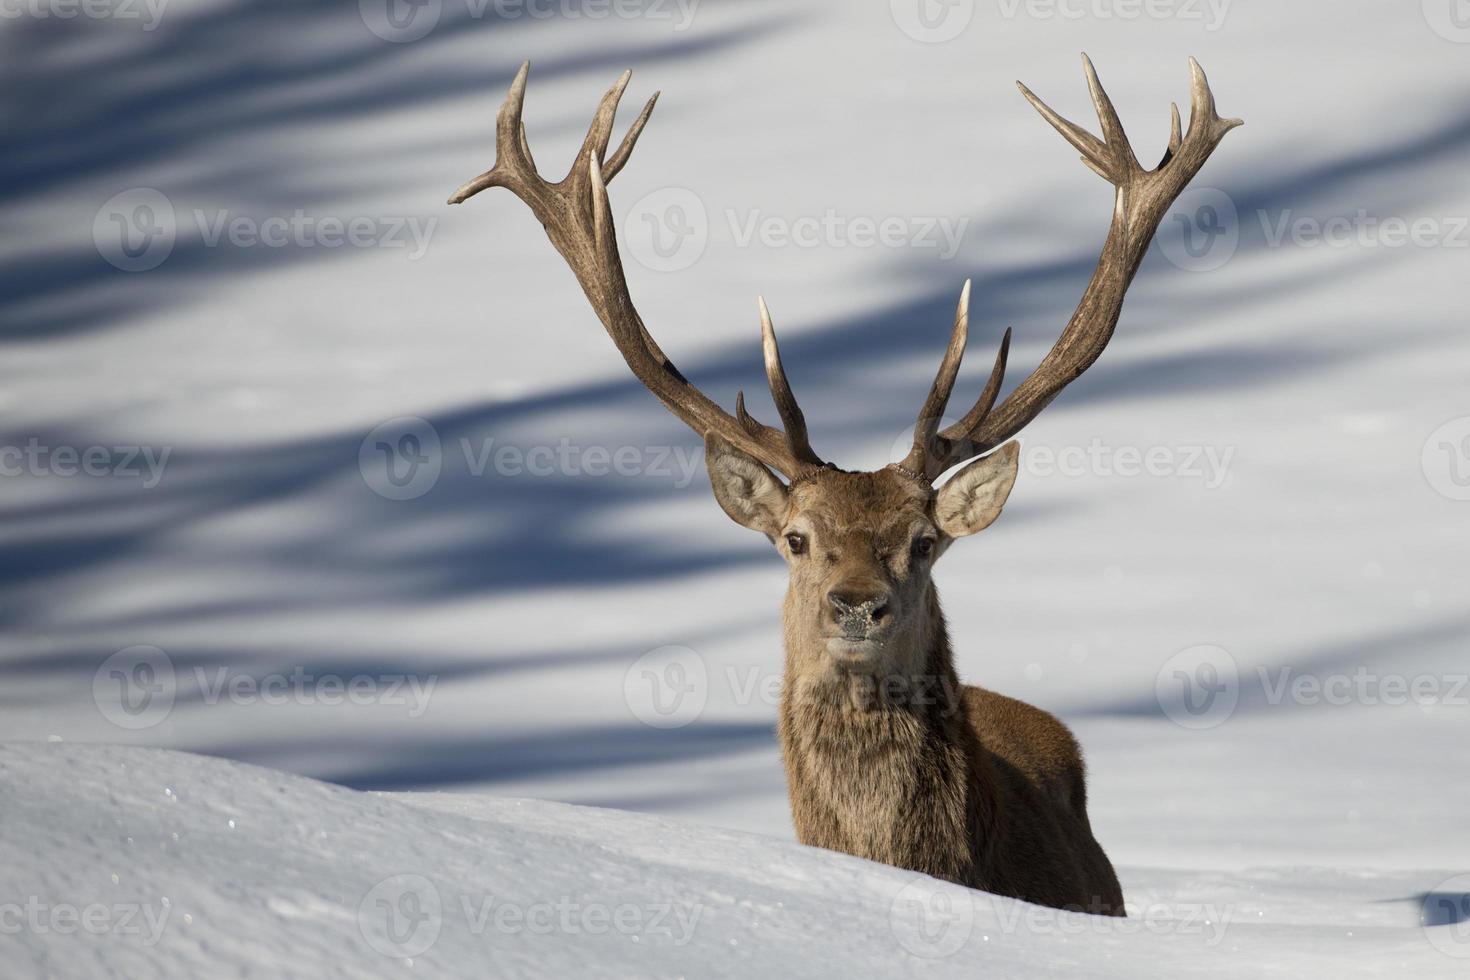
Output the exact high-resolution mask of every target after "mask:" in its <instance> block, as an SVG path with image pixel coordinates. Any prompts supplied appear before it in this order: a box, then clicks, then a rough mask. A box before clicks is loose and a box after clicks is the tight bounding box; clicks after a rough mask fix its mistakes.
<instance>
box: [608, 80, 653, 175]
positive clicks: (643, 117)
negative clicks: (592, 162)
mask: <svg viewBox="0 0 1470 980" xmlns="http://www.w3.org/2000/svg"><path fill="white" fill-rule="evenodd" d="M659 94H660V93H658V92H655V93H653V95H651V96H649V98H648V102H647V104H646V105H644V107H643V111H642V112H640V113H638V118H637V119H635V120H633V125H631V126H629V127H628V132H627V133H625V134H624V136H623V141H622V142H621V143H619V144H618V148H617V149H616V150H614V151H613V154H612V156H610V157H608V158H607V162H606V163H604V164H603V165H602V173H603V177H604V179H606V180H612V179H613V178H614V177H616V176H617V175H618V171H619V170H622V169H623V164H625V163H627V162H628V158H629V157H631V156H632V155H633V147H634V146H635V145H637V143H638V137H639V136H641V135H643V127H644V126H646V125H648V117H649V116H651V115H653V107H654V104H655V103H657V102H658V97H659Z"/></svg>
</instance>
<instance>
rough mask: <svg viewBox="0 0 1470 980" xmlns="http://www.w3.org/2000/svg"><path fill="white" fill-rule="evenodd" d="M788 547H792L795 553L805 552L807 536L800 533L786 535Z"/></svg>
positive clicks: (792, 551)
mask: <svg viewBox="0 0 1470 980" xmlns="http://www.w3.org/2000/svg"><path fill="white" fill-rule="evenodd" d="M786 547H788V548H790V549H791V553H792V554H793V555H800V554H804V553H805V552H806V538H805V536H803V535H800V534H788V535H786Z"/></svg>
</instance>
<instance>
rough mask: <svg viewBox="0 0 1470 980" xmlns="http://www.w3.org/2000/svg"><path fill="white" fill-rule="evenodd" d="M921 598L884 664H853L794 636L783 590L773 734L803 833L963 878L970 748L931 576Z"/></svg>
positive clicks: (971, 804)
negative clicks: (881, 668) (922, 606)
mask: <svg viewBox="0 0 1470 980" xmlns="http://www.w3.org/2000/svg"><path fill="white" fill-rule="evenodd" d="M926 608H927V610H928V615H927V617H926V619H927V622H925V623H923V624H921V626H922V628H921V629H918V630H915V635H914V636H913V637H912V639H911V640H910V641H909V642H910V644H911V646H910V648H909V649H907V650H902V651H898V650H895V651H894V653H895V656H894V657H893V660H892V663H893V664H894V665H895V666H894V667H893V668H892V669H891V670H890V671H889V672H887V673H885V674H881V675H875V674H859V673H855V672H853V673H848V672H844V671H842V670H840V669H836V668H834V667H833V666H832V665H831V664H830V662H829V661H828V660H827V655H826V651H825V646H824V645H822V644H821V643H820V641H819V640H812V641H807V640H806V639H805V638H804V637H802V636H799V635H796V631H795V630H793V629H792V626H793V625H794V624H793V617H792V615H791V601H790V598H789V597H788V606H787V609H788V612H787V617H786V620H787V630H786V643H787V650H786V673H785V683H784V684H783V688H782V698H781V710H780V722H779V735H780V741H781V749H782V753H783V756H784V758H785V762H786V775H787V790H788V793H789V795H790V799H791V806H792V816H793V819H794V821H795V823H796V830H797V835H798V837H799V838H800V839H801V840H802V842H803V843H807V844H813V845H816V846H819V847H827V848H830V849H833V850H840V851H845V852H847V853H849V854H856V855H858V856H860V857H866V858H869V859H870V860H875V861H882V862H885V863H889V864H897V865H899V866H902V867H909V868H915V869H917V870H924V871H927V872H928V873H931V874H936V875H939V876H941V877H945V878H949V879H951V880H962V879H964V878H966V877H967V876H968V874H969V866H968V861H969V860H970V858H969V855H970V848H969V845H968V837H967V832H968V829H969V828H970V827H971V826H972V817H973V812H974V808H975V807H976V806H977V801H976V800H975V799H973V797H974V792H973V780H972V779H971V778H970V774H971V773H972V772H973V771H974V761H973V760H974V756H975V754H976V752H977V747H976V743H975V740H974V735H973V733H972V732H971V731H970V729H969V726H968V725H967V723H966V721H965V716H964V711H963V702H962V699H963V689H962V688H961V686H960V683H959V678H958V676H957V675H956V673H955V670H954V664H953V660H952V656H951V653H950V647H949V639H948V636H947V633H946V630H945V626H944V618H943V615H942V614H941V612H940V609H939V599H938V596H937V594H936V593H935V592H934V589H933V586H932V585H931V586H930V588H929V592H928V595H927V598H926ZM900 664H901V665H903V666H902V667H899V666H896V665H900Z"/></svg>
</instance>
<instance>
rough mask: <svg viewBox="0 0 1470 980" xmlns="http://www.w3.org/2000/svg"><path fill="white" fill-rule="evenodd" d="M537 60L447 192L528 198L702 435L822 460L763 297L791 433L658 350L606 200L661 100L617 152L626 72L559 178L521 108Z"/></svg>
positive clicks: (800, 463)
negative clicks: (468, 171) (615, 130)
mask: <svg viewBox="0 0 1470 980" xmlns="http://www.w3.org/2000/svg"><path fill="white" fill-rule="evenodd" d="M529 72H530V63H529V62H527V63H525V64H523V65H521V68H520V71H518V72H516V76H515V80H514V81H513V82H512V83H511V86H510V93H509V94H508V95H507V96H506V99H505V102H504V104H503V105H501V107H500V112H499V114H498V115H497V116H496V120H495V166H493V167H492V168H490V169H489V170H487V171H485V172H484V173H482V174H480V176H478V177H476V178H475V179H474V180H471V181H469V182H468V183H466V184H465V185H464V186H462V187H461V188H460V189H459V190H457V191H455V192H454V195H453V196H451V197H450V198H449V203H450V204H459V203H461V202H463V201H466V200H468V199H469V198H471V197H473V196H475V195H476V194H478V193H479V192H480V191H482V190H485V189H486V188H488V187H504V188H506V189H507V190H509V191H511V192H512V193H513V194H515V195H516V196H517V197H519V198H520V199H521V200H522V201H524V202H525V203H526V204H527V205H528V206H529V207H530V208H531V211H532V212H533V213H534V214H535V215H536V217H537V219H538V220H540V222H541V224H542V226H543V227H544V228H545V229H546V235H547V237H548V238H550V239H551V243H552V245H554V246H555V247H556V250H557V251H558V252H560V253H561V256H562V258H563V259H564V260H565V261H566V263H567V265H568V266H569V267H570V268H571V270H572V273H573V274H574V275H575V276H576V277H577V282H578V283H579V284H580V285H581V287H582V291H583V292H584V293H585V294H586V295H587V299H588V302H590V303H591V304H592V309H593V311H594V312H596V314H597V317H598V319H599V320H601V321H602V325H603V327H604V328H605V329H606V330H607V332H608V335H609V336H610V337H612V340H613V344H614V345H615V346H616V347H617V349H618V352H619V353H621V354H622V355H623V359H624V360H625V361H626V362H627V364H628V367H629V368H630V369H632V371H633V374H634V375H635V376H636V377H637V378H638V380H639V381H641V382H642V383H643V385H644V387H646V388H647V389H648V390H649V391H650V392H652V393H653V394H654V395H655V396H656V397H657V398H658V399H659V401H661V402H663V404H664V405H665V407H667V408H668V409H669V410H670V411H671V412H673V413H674V414H675V415H677V416H678V417H679V418H680V419H682V420H683V421H684V423H685V424H687V425H688V426H689V427H690V428H692V429H694V430H695V431H696V432H698V433H699V434H700V435H701V436H708V435H709V434H711V433H718V434H720V435H722V436H724V437H725V438H726V439H728V440H730V442H732V443H734V444H735V445H736V446H738V447H739V448H741V449H743V450H744V451H746V452H748V453H750V454H751V455H752V456H754V457H756V458H757V459H759V460H761V461H762V462H763V463H765V464H766V465H768V466H770V467H772V468H773V469H776V470H778V471H780V472H781V473H783V474H785V475H786V476H787V477H789V478H792V479H795V478H796V477H799V476H801V475H802V474H804V473H806V472H809V471H810V470H812V469H814V468H816V467H820V466H822V465H824V464H823V462H822V460H821V458H820V457H818V456H817V455H816V453H815V452H813V451H812V448H811V444H810V443H809V442H808V439H807V431H806V422H805V420H804V418H803V417H802V414H801V409H800V408H799V407H798V406H797V403H796V398H795V396H793V395H792V393H791V386H790V385H789V384H788V383H787V381H786V372H785V369H784V368H783V367H782V365H781V355H780V351H779V350H778V349H777V347H776V334H775V330H774V329H773V328H772V326H771V321H770V314H769V313H768V312H767V311H766V309H765V303H764V301H762V303H761V333H762V341H763V348H764V351H765V361H766V377H767V379H768V380H769V382H770V385H771V397H772V398H773V399H774V400H775V402H776V408H777V411H778V412H779V413H780V415H781V418H782V421H783V422H784V423H785V424H786V430H785V431H784V432H783V431H782V430H780V429H774V428H771V427H770V426H766V425H762V424H761V423H759V422H757V421H756V420H755V419H754V418H752V417H751V416H750V414H749V413H748V412H746V411H745V398H744V394H743V393H742V394H741V395H740V397H739V398H738V399H737V408H736V414H735V415H730V414H729V413H728V412H726V411H725V410H724V409H722V408H720V407H719V406H718V405H716V404H715V403H714V402H713V401H711V400H710V399H709V398H707V397H706V396H705V395H704V394H703V393H702V392H701V391H699V389H697V388H696V387H694V386H693V385H692V384H690V383H689V381H688V379H686V378H685V377H684V376H683V375H682V374H680V373H679V370H678V369H677V368H676V367H674V365H673V363H672V362H671V361H670V360H669V359H668V358H667V357H666V356H665V355H664V353H663V351H661V350H660V349H659V346H658V344H657V343H655V341H654V339H653V337H652V336H651V335H650V334H649V333H648V329H647V328H646V327H645V326H644V324H643V320H642V318H640V317H639V315H638V311H637V310H636V309H635V308H634V306H633V300H632V297H631V296H630V295H629V292H628V282H627V278H626V276H625V275H624V273H623V264H622V258H621V256H620V255H619V254H618V247H617V236H616V235H615V233H614V231H613V218H612V211H611V209H610V208H609V206H608V200H607V184H608V182H609V181H611V180H612V179H613V178H614V177H616V176H617V174H618V172H619V171H621V170H622V169H623V166H624V165H625V164H626V163H627V162H628V158H629V157H630V156H631V155H632V153H633V147H634V145H635V144H636V143H637V141H638V137H639V135H641V134H642V132H643V127H644V126H645V125H646V124H647V123H648V118H649V116H650V115H651V114H652V113H653V106H654V103H655V102H656V101H657V100H658V94H657V93H655V94H654V95H653V97H652V98H650V99H649V100H648V104H647V105H645V106H644V107H643V111H642V112H640V113H639V114H638V118H637V119H636V120H634V122H633V125H632V126H630V127H629V129H628V132H627V135H625V136H624V137H623V140H622V142H621V143H619V144H618V148H617V149H616V150H614V151H613V153H612V155H611V156H608V155H607V148H608V144H609V143H610V142H611V137H612V127H613V117H614V116H615V115H616V114H617V109H618V102H619V100H620V99H621V98H622V95H623V90H624V89H626V88H627V86H628V80H629V78H631V77H632V72H624V73H623V75H622V77H620V78H619V79H618V80H617V82H616V83H614V84H613V87H612V88H610V89H609V90H608V92H607V94H606V95H604V96H603V97H602V101H601V103H599V104H598V106H597V112H596V114H595V115H594V116H593V119H592V124H591V126H590V127H589V128H588V130H587V136H586V138H585V139H584V140H583V141H582V147H581V149H580V150H579V151H578V152H577V157H576V159H575V160H574V161H573V162H572V168H571V170H570V171H569V172H568V173H567V175H566V177H564V178H563V179H562V180H561V181H560V182H559V183H555V184H553V183H550V182H548V181H547V180H545V179H543V178H542V177H541V175H540V174H539V173H537V171H536V164H535V162H534V161H533V159H532V157H531V148H530V145H529V144H528V142H527V140H526V127H525V124H524V123H523V122H522V121H521V112H522V109H523V107H524V105H525V99H526V78H527V75H528V74H529Z"/></svg>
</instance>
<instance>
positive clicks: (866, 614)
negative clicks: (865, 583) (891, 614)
mask: <svg viewBox="0 0 1470 980" xmlns="http://www.w3.org/2000/svg"><path fill="white" fill-rule="evenodd" d="M827 608H828V611H829V613H830V615H831V617H832V622H833V623H834V624H836V625H837V627H838V628H839V629H841V630H842V636H843V638H844V639H849V640H861V639H866V638H867V637H868V636H869V635H871V634H872V633H875V632H877V631H878V630H879V629H880V628H882V625H883V621H884V620H885V619H886V618H887V616H888V590H887V589H877V588H873V587H868V588H852V587H839V588H836V589H832V590H831V591H830V592H828V593H827Z"/></svg>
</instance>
